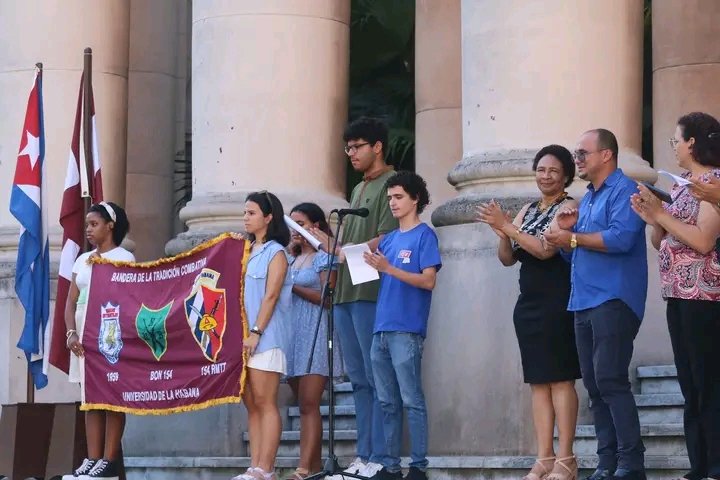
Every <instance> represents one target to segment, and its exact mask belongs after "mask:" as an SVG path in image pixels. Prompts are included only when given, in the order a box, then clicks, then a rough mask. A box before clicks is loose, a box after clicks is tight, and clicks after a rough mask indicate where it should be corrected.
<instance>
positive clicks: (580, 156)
mask: <svg viewBox="0 0 720 480" xmlns="http://www.w3.org/2000/svg"><path fill="white" fill-rule="evenodd" d="M603 150H607V148H601V149H600V150H595V151H594V152H586V151H585V150H575V151H574V152H573V154H572V157H573V159H574V160H578V161H580V162H583V161H585V157H587V156H588V155H592V154H593V153H600V152H602V151H603Z"/></svg>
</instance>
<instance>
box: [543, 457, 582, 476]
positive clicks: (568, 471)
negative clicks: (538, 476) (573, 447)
mask: <svg viewBox="0 0 720 480" xmlns="http://www.w3.org/2000/svg"><path fill="white" fill-rule="evenodd" d="M570 461H572V464H574V465H573V467H572V468H570V467H568V466H567V465H566V464H565V462H570ZM572 464H571V465H572ZM558 466H559V467H560V468H558ZM563 470H564V471H563ZM577 476H578V466H577V459H576V458H575V455H570V456H569V457H563V458H558V459H557V460H555V467H554V468H553V471H552V472H551V473H550V475H548V476H547V477H545V480H577Z"/></svg>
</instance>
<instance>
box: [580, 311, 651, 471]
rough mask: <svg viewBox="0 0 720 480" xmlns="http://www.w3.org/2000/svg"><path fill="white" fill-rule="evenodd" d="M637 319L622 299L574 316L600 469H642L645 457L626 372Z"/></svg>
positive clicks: (637, 325) (581, 368)
mask: <svg viewBox="0 0 720 480" xmlns="http://www.w3.org/2000/svg"><path fill="white" fill-rule="evenodd" d="M639 329H640V319H639V318H638V317H637V315H635V313H634V312H633V311H632V310H631V309H630V307H628V306H627V305H626V304H625V303H624V302H622V301H621V300H610V301H608V302H605V303H603V304H601V305H598V306H597V307H595V308H589V309H587V310H582V311H579V312H575V343H576V344H577V351H578V357H579V358H580V370H581V372H582V379H583V383H584V384H585V388H586V389H587V391H588V395H589V396H590V411H591V412H592V413H593V417H595V435H596V436H597V442H598V449H597V453H598V459H599V465H598V466H599V467H600V468H604V469H607V470H610V471H611V472H612V471H614V470H615V467H617V468H622V469H625V470H644V465H643V464H644V459H645V456H644V452H645V446H644V445H643V441H642V438H641V436H640V421H639V419H638V410H637V406H636V405H635V397H633V394H632V391H631V390H630V376H629V374H628V369H629V367H630V360H631V359H632V354H633V341H634V340H635V336H636V335H637V334H638V330H639Z"/></svg>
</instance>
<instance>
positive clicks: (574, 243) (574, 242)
mask: <svg viewBox="0 0 720 480" xmlns="http://www.w3.org/2000/svg"><path fill="white" fill-rule="evenodd" d="M570 248H577V235H575V234H574V233H573V234H572V236H571V237H570Z"/></svg>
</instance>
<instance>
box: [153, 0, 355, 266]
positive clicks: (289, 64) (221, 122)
mask: <svg viewBox="0 0 720 480" xmlns="http://www.w3.org/2000/svg"><path fill="white" fill-rule="evenodd" d="M349 20H350V2H349V0H313V1H309V2H287V1H284V0H271V1H267V0H247V1H243V2H236V1H230V0H206V1H202V2H194V3H193V31H192V36H193V40H192V65H193V68H192V75H193V76H192V91H193V95H192V111H193V119H192V125H193V128H192V131H193V139H192V144H193V147H192V158H193V198H192V201H191V202H190V203H189V204H188V205H187V206H186V207H185V208H184V209H183V210H182V211H181V212H180V217H181V219H182V220H183V221H185V222H186V223H187V226H188V228H189V231H188V232H186V233H184V234H181V235H179V236H178V238H176V239H175V240H173V241H171V242H170V243H169V244H168V246H167V251H168V253H171V252H177V251H180V250H183V249H185V248H188V247H189V246H191V245H192V244H194V243H196V242H197V241H199V240H201V239H203V238H206V237H207V236H208V235H210V234H213V233H217V232H220V231H223V230H228V229H235V230H237V229H239V228H240V227H241V215H242V212H243V210H244V200H245V196H246V195H247V194H248V193H249V192H251V191H254V190H261V189H267V190H270V191H273V192H274V193H277V194H278V195H279V197H280V199H281V201H282V202H283V204H284V206H285V208H286V209H289V208H291V207H292V206H293V204H295V203H296V202H300V201H314V202H317V203H318V204H320V205H321V206H322V207H323V208H325V209H329V208H331V207H336V206H339V205H342V204H344V203H345V202H344V182H345V173H344V172H345V165H346V159H344V158H343V151H342V129H343V127H344V124H345V122H346V120H347V96H348V54H349V52H348V44H349V41H348V40H349V39H348V37H349Z"/></svg>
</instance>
